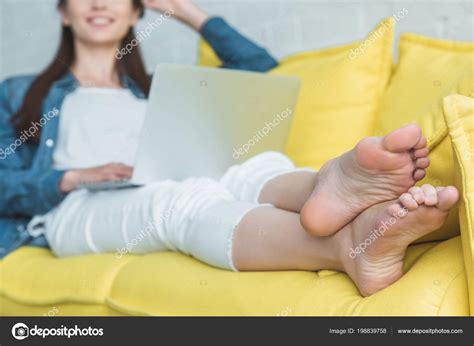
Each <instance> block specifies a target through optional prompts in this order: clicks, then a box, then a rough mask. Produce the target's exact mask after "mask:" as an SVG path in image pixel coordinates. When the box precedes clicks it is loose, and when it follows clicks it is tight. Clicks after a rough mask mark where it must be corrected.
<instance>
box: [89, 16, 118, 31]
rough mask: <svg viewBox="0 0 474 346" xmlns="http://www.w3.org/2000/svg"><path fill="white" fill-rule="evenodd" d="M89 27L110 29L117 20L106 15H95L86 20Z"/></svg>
mask: <svg viewBox="0 0 474 346" xmlns="http://www.w3.org/2000/svg"><path fill="white" fill-rule="evenodd" d="M86 21H87V23H88V24H89V25H91V26H93V27H95V28H104V27H108V26H110V25H111V24H113V23H114V22H115V19H114V18H113V17H111V16H106V15H93V16H89V17H87V18H86Z"/></svg>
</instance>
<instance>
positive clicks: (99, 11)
mask: <svg viewBox="0 0 474 346" xmlns="http://www.w3.org/2000/svg"><path fill="white" fill-rule="evenodd" d="M61 14H62V18H63V24H64V25H66V26H69V27H71V29H72V31H73V32H74V37H75V38H76V39H77V40H80V41H82V42H84V43H87V44H99V45H104V44H115V45H116V44H118V43H119V42H121V41H122V40H123V38H124V37H125V35H126V34H127V32H128V31H129V30H130V27H131V26H133V25H134V24H135V23H136V22H137V20H138V17H139V11H138V10H137V9H136V8H135V7H134V6H133V1H132V0H67V1H66V3H65V6H64V7H63V8H61Z"/></svg>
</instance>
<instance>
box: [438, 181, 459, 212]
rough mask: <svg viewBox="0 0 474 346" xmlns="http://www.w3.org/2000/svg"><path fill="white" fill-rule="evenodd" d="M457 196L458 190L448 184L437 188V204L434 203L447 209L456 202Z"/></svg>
mask: <svg viewBox="0 0 474 346" xmlns="http://www.w3.org/2000/svg"><path fill="white" fill-rule="evenodd" d="M458 198H459V192H458V190H457V189H456V188H455V187H454V186H448V187H445V188H444V189H440V190H438V204H437V205H436V206H437V207H438V208H439V209H441V210H443V211H448V210H449V209H451V208H452V207H453V205H455V204H456V202H457V201H458Z"/></svg>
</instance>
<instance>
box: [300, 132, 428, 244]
mask: <svg viewBox="0 0 474 346" xmlns="http://www.w3.org/2000/svg"><path fill="white" fill-rule="evenodd" d="M429 164H430V161H429V159H428V148H427V147H426V138H425V137H423V135H422V133H421V129H420V127H419V126H417V125H408V126H405V127H403V128H400V129H398V130H395V131H393V132H392V133H390V134H389V135H387V136H385V137H368V138H365V139H363V140H362V141H360V142H359V143H358V144H357V146H356V147H355V148H354V149H353V150H351V151H349V152H347V153H345V154H343V155H342V156H340V157H338V158H336V159H334V160H331V161H329V162H328V163H326V164H325V165H324V166H323V167H322V168H321V170H320V171H319V173H318V182H317V184H316V187H315V189H314V191H313V193H312V196H311V197H310V198H309V199H308V201H307V202H306V204H305V205H304V207H303V209H302V210H301V224H302V225H303V226H304V228H305V229H306V230H307V231H308V232H309V233H311V234H313V235H318V236H328V235H331V234H334V233H335V232H337V231H338V230H340V229H341V228H342V227H344V226H345V225H347V224H348V223H349V222H350V221H351V220H353V219H354V218H355V217H356V216H357V215H359V214H360V213H361V212H363V211H364V210H366V209H367V208H369V207H371V206H373V205H375V204H377V203H381V202H385V201H390V200H393V199H396V198H398V197H399V196H400V195H401V194H402V193H405V192H407V191H408V189H409V188H410V187H412V186H413V185H414V184H415V183H416V182H417V181H419V180H421V179H423V178H424V176H425V169H426V168H427V167H428V166H429Z"/></svg>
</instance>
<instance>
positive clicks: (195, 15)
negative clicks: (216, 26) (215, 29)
mask: <svg viewBox="0 0 474 346" xmlns="http://www.w3.org/2000/svg"><path fill="white" fill-rule="evenodd" d="M142 3H143V6H145V7H146V8H149V9H151V10H155V11H159V12H161V13H164V12H166V11H169V12H170V13H171V14H172V15H173V16H174V17H176V18H178V19H179V20H180V21H182V22H183V23H185V24H187V25H189V26H190V27H192V28H193V29H195V30H197V31H199V30H200V29H201V27H202V26H203V24H204V23H205V22H206V21H207V20H208V18H209V15H208V14H207V13H206V12H204V11H203V10H201V9H200V8H199V7H197V6H196V5H194V4H193V3H192V2H191V1H190V0H142Z"/></svg>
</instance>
